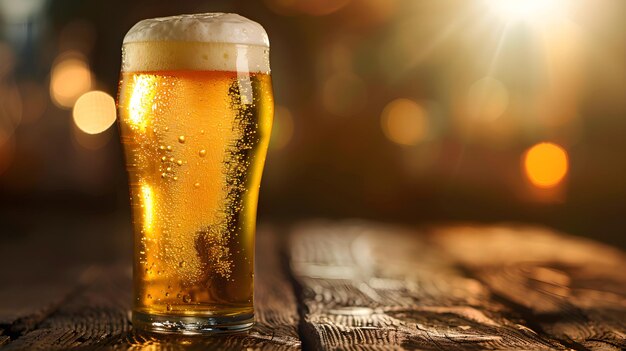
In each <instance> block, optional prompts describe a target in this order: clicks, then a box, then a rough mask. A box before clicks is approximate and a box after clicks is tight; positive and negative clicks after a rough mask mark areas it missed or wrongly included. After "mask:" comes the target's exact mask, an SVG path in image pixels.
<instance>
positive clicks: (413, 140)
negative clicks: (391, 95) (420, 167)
mask: <svg viewBox="0 0 626 351" xmlns="http://www.w3.org/2000/svg"><path fill="white" fill-rule="evenodd" d="M380 123H381V127H382V129H383V133H384V134H385V136H386V137H387V138H388V139H389V140H391V141H393V142H394V143H396V144H400V145H416V144H418V143H420V142H421V141H423V140H424V139H425V138H426V136H427V134H428V118H427V115H426V111H425V110H424V108H422V106H420V105H419V104H418V103H416V102H415V101H413V100H409V99H396V100H393V101H391V102H390V103H388V104H387V106H385V109H384V110H383V113H382V115H381V120H380Z"/></svg>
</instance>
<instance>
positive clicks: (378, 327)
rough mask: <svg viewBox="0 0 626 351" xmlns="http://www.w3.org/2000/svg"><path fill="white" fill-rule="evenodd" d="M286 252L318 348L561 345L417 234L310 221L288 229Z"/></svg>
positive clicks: (306, 338) (309, 338) (305, 333)
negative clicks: (500, 301)
mask: <svg viewBox="0 0 626 351" xmlns="http://www.w3.org/2000/svg"><path fill="white" fill-rule="evenodd" d="M289 256H290V263H291V267H292V271H293V274H294V277H295V280H296V281H297V283H298V284H299V286H300V288H299V289H300V291H299V293H298V297H299V299H300V300H301V302H302V304H303V307H304V308H303V312H302V314H303V317H302V321H301V333H302V337H303V342H304V343H305V344H307V345H309V346H311V348H312V349H324V350H387V349H398V350H415V349H419V350H479V349H496V350H505V349H507V350H508V349H524V350H529V349H532V350H548V349H550V350H551V349H565V347H564V346H563V345H562V344H560V343H559V342H556V341H555V340H552V339H550V338H549V337H548V336H547V335H544V334H543V333H541V332H540V331H539V332H538V331H536V330H533V328H532V327H530V326H529V325H528V323H527V322H526V321H525V320H524V319H523V318H522V317H521V316H520V315H519V314H517V313H515V311H513V310H512V309H511V308H509V307H507V306H505V305H502V304H501V303H499V302H497V301H496V300H494V299H492V296H491V293H490V291H489V289H487V287H486V286H485V285H483V284H482V283H480V282H479V281H477V280H475V279H472V278H468V277H467V276H466V275H465V274H464V273H463V272H462V271H460V270H458V269H457V268H456V266H455V262H453V261H452V260H450V258H449V257H447V256H446V255H445V254H443V253H442V252H441V251H440V250H437V248H436V247H435V246H434V245H432V244H431V243H430V242H429V241H428V240H427V238H426V237H424V236H423V235H419V233H417V232H416V231H411V230H405V229H400V228H395V227H389V226H383V225H374V224H372V223H362V222H343V223H332V222H311V223H306V224H302V225H299V226H297V227H295V228H294V229H293V230H292V235H291V238H290V242H289Z"/></svg>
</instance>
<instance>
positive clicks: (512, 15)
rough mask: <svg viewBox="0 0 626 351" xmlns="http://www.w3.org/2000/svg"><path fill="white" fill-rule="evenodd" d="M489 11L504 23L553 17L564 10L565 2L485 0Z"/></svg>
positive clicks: (553, 0)
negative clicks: (504, 21)
mask: <svg viewBox="0 0 626 351" xmlns="http://www.w3.org/2000/svg"><path fill="white" fill-rule="evenodd" d="M485 2H486V5H487V6H488V8H489V10H490V11H491V12H492V13H493V14H495V15H496V16H498V17H500V18H502V19H504V20H506V21H519V20H533V21H534V20H537V19H542V18H546V17H555V16H558V15H559V14H560V13H562V12H564V11H565V10H566V0H486V1H485Z"/></svg>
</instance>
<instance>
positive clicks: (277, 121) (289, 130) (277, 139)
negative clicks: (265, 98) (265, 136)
mask: <svg viewBox="0 0 626 351" xmlns="http://www.w3.org/2000/svg"><path fill="white" fill-rule="evenodd" d="M292 137H293V115H292V114H291V111H290V110H289V109H288V108H287V107H285V106H281V105H276V108H275V109H274V123H273V126H272V137H271V139H270V149H273V150H280V149H283V148H284V147H285V146H287V144H289V142H290V141H291V138H292Z"/></svg>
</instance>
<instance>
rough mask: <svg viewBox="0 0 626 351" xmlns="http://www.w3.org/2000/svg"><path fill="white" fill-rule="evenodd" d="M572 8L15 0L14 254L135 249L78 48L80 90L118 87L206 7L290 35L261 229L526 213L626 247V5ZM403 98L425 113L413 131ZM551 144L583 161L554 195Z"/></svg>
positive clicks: (6, 205) (276, 51)
mask: <svg viewBox="0 0 626 351" xmlns="http://www.w3.org/2000/svg"><path fill="white" fill-rule="evenodd" d="M509 1H512V2H515V0H509ZM554 4H555V6H554V8H552V9H549V11H548V10H546V11H543V12H541V13H540V14H532V13H531V14H529V16H527V17H523V18H519V17H518V18H514V17H515V16H513V17H511V16H508V17H507V16H504V17H503V16H502V15H501V14H500V12H497V11H495V10H494V9H493V8H492V6H493V5H492V4H491V3H490V2H489V1H482V0H474V1H461V0H458V1H449V0H445V1H442V0H422V1H417V0H416V1H413V0H320V1H313V0H302V1H297V0H265V1H243V0H239V1H121V0H112V1H79V0H63V1H61V0H59V1H45V0H29V1H22V0H14V1H11V0H1V1H0V210H1V214H0V255H2V254H3V253H6V252H8V251H10V250H13V248H14V247H18V246H19V245H18V244H19V243H20V242H24V241H25V240H29V241H30V242H31V243H33V244H32V245H34V246H33V247H32V251H25V252H24V255H25V257H30V258H32V257H35V258H37V257H38V258H39V259H40V260H41V262H50V263H52V264H59V263H60V262H61V263H62V262H63V261H64V260H70V259H71V260H73V259H76V258H80V257H83V258H89V259H90V260H100V259H102V260H105V259H107V258H109V257H111V256H113V255H127V254H128V255H129V257H130V253H129V252H130V245H131V244H130V243H131V226H130V209H129V203H128V190H127V183H126V174H125V171H124V166H123V155H122V151H121V147H120V144H119V135H118V131H117V128H116V125H115V124H114V125H113V126H112V127H111V128H109V129H107V130H106V131H104V132H102V133H99V134H96V135H88V134H85V133H83V132H82V131H81V130H80V129H78V128H77V127H76V126H75V124H74V122H73V119H72V98H70V100H69V102H67V101H65V102H61V103H60V102H59V101H57V100H56V99H55V97H54V94H55V91H54V88H53V87H51V86H52V85H51V83H52V80H53V76H54V70H55V67H57V66H58V65H59V63H60V62H63V60H67V58H68V57H71V58H73V59H74V60H78V61H79V62H82V63H81V64H82V66H80V65H79V66H80V67H82V69H83V70H85V67H86V68H87V69H88V72H90V73H89V75H88V76H87V77H90V78H87V80H88V81H87V86H86V87H84V89H83V91H81V92H80V93H82V92H86V91H88V90H101V91H104V92H106V93H108V94H110V95H112V96H115V95H116V91H117V81H118V77H119V69H120V48H121V43H122V38H123V36H124V34H125V32H126V31H127V30H128V29H129V28H130V27H131V26H132V25H133V24H134V23H135V22H137V21H139V20H141V19H144V18H149V17H158V16H167V15H175V14H180V13H194V12H237V13H240V14H241V15H244V16H246V17H248V18H250V19H253V20H255V21H257V22H259V23H261V24H262V25H263V26H264V27H265V28H266V29H267V32H268V34H269V37H270V41H271V65H272V75H273V79H274V92H275V98H276V105H277V114H276V120H275V126H274V132H273V140H272V145H271V147H270V150H269V154H268V158H267V164H266V168H265V173H264V179H263V184H262V191H261V197H260V201H259V220H260V221H276V222H285V221H291V220H297V219H303V218H311V217H331V218H344V217H361V218H367V219H374V220H379V221H385V222H398V223H404V224H408V225H419V224H424V223H433V222H448V221H464V222H503V221H513V222H524V223H539V224H543V225H548V226H551V227H554V228H557V229H559V230H562V231H565V232H569V233H572V234H576V235H581V236H587V237H590V238H593V239H596V240H600V241H604V242H608V243H611V244H614V245H618V246H621V247H626V238H625V234H626V229H625V228H626V201H625V199H626V156H625V155H624V150H626V2H624V1H620V0H613V1H611V0H594V1H591V0H580V1H554ZM557 5H559V6H557ZM516 11H518V12H520V13H521V12H523V11H524V9H518V10H516ZM74 62H76V61H74ZM80 67H79V68H80ZM66 77H70V78H71V79H66V80H63V81H62V82H61V83H59V84H70V83H71V84H74V83H76V82H79V81H80V79H81V77H83V78H82V79H83V80H84V79H85V78H84V77H85V76H84V75H82V76H81V75H80V72H79V73H76V75H75V76H72V75H71V74H70V75H69V76H66ZM485 77H489V78H486V79H485ZM67 82H69V83H67ZM477 82H478V83H477ZM79 83H80V82H79ZM76 84H78V83H76ZM76 97H77V96H76ZM76 97H74V98H73V99H74V100H75V98H76ZM396 99H408V100H400V103H402V102H403V103H404V106H409V107H407V108H405V110H400V112H396V113H398V114H399V116H400V117H399V119H398V120H397V121H400V122H397V121H396V122H395V123H396V125H394V126H393V127H394V128H395V129H394V130H395V133H396V134H394V132H389V131H388V130H386V129H385V128H386V127H385V123H386V122H385V121H388V120H390V118H391V117H390V114H392V112H390V111H393V106H394V101H395V104H396V105H397V104H399V102H398V100H396ZM477 100H478V102H477ZM407 109H408V110H407ZM396 111H398V110H397V109H396ZM402 111H404V112H402ZM407 111H408V112H407ZM416 116H417V117H416ZM396 117H397V116H396ZM404 117H406V118H404ZM403 118H404V119H403ZM402 121H404V122H402ZM398 123H400V124H399V125H398ZM402 123H405V124H406V125H403V124H402ZM416 129H417V132H415V130H416ZM407 131H408V138H409V139H401V140H400V142H401V143H398V138H402V135H404V136H405V138H406V137H407V136H406V132H407ZM397 133H400V134H401V135H400V136H399V137H398V136H397ZM403 133H404V134H403ZM394 135H395V136H394ZM394 140H395V141H394ZM402 140H404V144H409V145H404V144H402ZM407 140H408V142H407ZM544 141H547V142H552V143H555V144H557V145H560V147H562V149H563V150H565V151H566V152H567V156H568V159H569V168H568V172H567V174H566V176H565V178H564V179H563V180H562V181H560V182H558V183H557V184H555V185H554V186H551V187H549V188H542V187H538V186H536V185H533V183H532V182H531V181H529V179H528V177H527V176H526V174H525V172H524V167H523V162H522V158H523V157H524V154H525V151H526V150H527V149H528V148H530V147H531V146H533V145H535V144H536V143H539V142H544ZM546 166H548V165H546ZM94 243H97V245H96V244H94ZM59 244H61V245H63V247H64V248H63V249H54V250H53V249H50V247H53V246H54V247H58V245H59ZM555 249H558V248H555ZM120 250H121V251H120ZM127 251H128V253H127Z"/></svg>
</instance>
